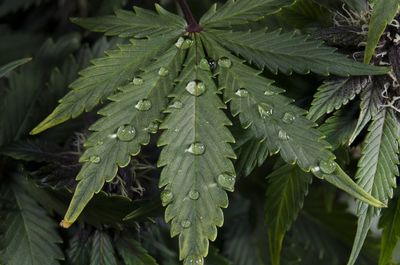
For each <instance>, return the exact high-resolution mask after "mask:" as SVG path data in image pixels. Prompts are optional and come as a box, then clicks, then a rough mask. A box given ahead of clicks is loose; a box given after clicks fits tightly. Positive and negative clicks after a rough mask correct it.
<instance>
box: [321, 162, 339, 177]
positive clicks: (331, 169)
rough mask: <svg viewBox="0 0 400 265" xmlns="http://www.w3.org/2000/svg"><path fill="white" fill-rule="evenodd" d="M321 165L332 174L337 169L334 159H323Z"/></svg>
mask: <svg viewBox="0 0 400 265" xmlns="http://www.w3.org/2000/svg"><path fill="white" fill-rule="evenodd" d="M319 167H320V169H321V171H322V172H324V173H325V174H332V173H333V172H335V170H336V163H335V162H334V161H332V160H322V161H321V162H320V163H319Z"/></svg>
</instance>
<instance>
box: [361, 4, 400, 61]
mask: <svg viewBox="0 0 400 265" xmlns="http://www.w3.org/2000/svg"><path fill="white" fill-rule="evenodd" d="M399 4H400V2H399V0H377V1H375V2H374V7H373V11H372V16H371V20H370V22H369V27H368V41H367V47H366V48H365V54H364V62H365V63H369V62H370V61H371V59H372V56H373V55H374V52H375V49H376V46H377V45H378V42H379V39H380V38H381V36H382V34H383V32H384V31H385V29H386V26H387V25H388V24H390V23H391V22H392V20H393V18H394V17H395V15H396V14H397V10H398V8H399Z"/></svg>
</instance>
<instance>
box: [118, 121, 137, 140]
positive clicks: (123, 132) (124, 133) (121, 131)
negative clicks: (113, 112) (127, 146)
mask: <svg viewBox="0 0 400 265" xmlns="http://www.w3.org/2000/svg"><path fill="white" fill-rule="evenodd" d="M135 136H136V130H135V128H134V127H133V126H132V125H123V126H121V127H119V128H118V130H117V137H118V139H119V140H120V141H123V142H130V141H132V140H133V139H134V138H135Z"/></svg>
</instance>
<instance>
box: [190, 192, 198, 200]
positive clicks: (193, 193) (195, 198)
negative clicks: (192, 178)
mask: <svg viewBox="0 0 400 265" xmlns="http://www.w3.org/2000/svg"><path fill="white" fill-rule="evenodd" d="M199 197H200V193H199V192H198V191H197V190H191V191H190V192H189V198H190V199H192V200H198V199H199Z"/></svg>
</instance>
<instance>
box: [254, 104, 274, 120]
mask: <svg viewBox="0 0 400 265" xmlns="http://www.w3.org/2000/svg"><path fill="white" fill-rule="evenodd" d="M258 112H259V113H260V115H261V118H263V119H266V118H268V117H270V116H271V115H272V114H273V112H274V108H273V107H272V106H271V105H269V104H267V103H261V104H260V105H258Z"/></svg>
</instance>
